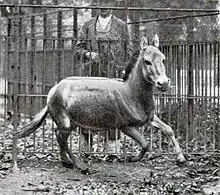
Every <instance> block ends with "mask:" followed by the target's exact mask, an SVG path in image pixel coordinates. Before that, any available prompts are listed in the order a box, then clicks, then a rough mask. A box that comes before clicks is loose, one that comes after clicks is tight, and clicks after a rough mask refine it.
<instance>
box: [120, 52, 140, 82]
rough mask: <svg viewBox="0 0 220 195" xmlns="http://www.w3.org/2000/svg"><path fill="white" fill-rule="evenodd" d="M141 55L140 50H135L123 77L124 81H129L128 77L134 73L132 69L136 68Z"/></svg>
mask: <svg viewBox="0 0 220 195" xmlns="http://www.w3.org/2000/svg"><path fill="white" fill-rule="evenodd" d="M139 54H140V50H135V51H134V52H133V54H132V56H131V57H130V59H129V62H128V64H127V66H126V69H125V74H124V76H123V81H127V80H128V77H129V75H130V73H131V71H132V69H133V68H134V66H135V64H136V62H137V59H138V57H139Z"/></svg>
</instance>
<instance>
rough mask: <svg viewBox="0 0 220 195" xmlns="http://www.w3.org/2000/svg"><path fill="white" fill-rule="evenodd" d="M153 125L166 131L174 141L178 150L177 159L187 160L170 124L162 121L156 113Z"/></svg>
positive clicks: (180, 160)
mask: <svg viewBox="0 0 220 195" xmlns="http://www.w3.org/2000/svg"><path fill="white" fill-rule="evenodd" d="M152 125H153V126H154V127H157V128H159V129H161V130H162V132H163V133H165V134H166V135H167V136H168V138H169V139H170V140H171V141H172V143H173V145H174V147H175V150H176V154H177V160H178V161H179V162H185V161H186V159H185V157H184V156H183V153H182V150H181V148H180V146H179V143H178V142H177V140H176V138H175V136H174V132H173V130H172V128H171V127H170V126H169V125H167V124H165V123H164V122H162V121H161V120H160V119H159V118H158V117H157V116H156V115H154V118H153V121H152Z"/></svg>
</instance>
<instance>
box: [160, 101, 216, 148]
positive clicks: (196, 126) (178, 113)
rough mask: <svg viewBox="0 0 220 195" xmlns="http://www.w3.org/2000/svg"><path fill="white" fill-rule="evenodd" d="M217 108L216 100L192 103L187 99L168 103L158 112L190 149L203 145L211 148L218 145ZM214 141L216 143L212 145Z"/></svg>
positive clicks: (202, 146)
mask: <svg viewBox="0 0 220 195" xmlns="http://www.w3.org/2000/svg"><path fill="white" fill-rule="evenodd" d="M190 107H192V109H190ZM219 109H220V107H219V106H218V104H217V102H210V101H208V100H194V102H193V104H192V105H190V103H189V102H188V101H179V102H170V103H168V104H167V105H166V106H165V107H164V108H163V109H162V111H161V113H160V114H161V119H162V120H163V121H164V122H166V123H167V124H169V125H170V126H171V127H172V128H173V129H174V131H175V134H179V136H180V137H182V139H183V140H186V142H187V141H189V146H191V150H192V151H196V150H197V151H198V150H201V149H202V148H203V149H204V147H207V148H206V149H210V150H212V149H213V148H218V147H219V146H218V140H219V138H220V137H219V136H220V135H219V132H218V131H217V130H218V127H219V125H220V118H219ZM189 116H191V118H190V117H189ZM187 137H188V140H187ZM214 142H215V144H216V145H213V143H214Z"/></svg>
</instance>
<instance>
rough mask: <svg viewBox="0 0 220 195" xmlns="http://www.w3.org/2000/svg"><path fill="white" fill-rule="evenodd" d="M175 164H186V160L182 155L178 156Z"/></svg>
mask: <svg viewBox="0 0 220 195" xmlns="http://www.w3.org/2000/svg"><path fill="white" fill-rule="evenodd" d="M177 162H178V163H182V164H183V163H185V162H186V158H185V157H184V156H183V154H179V155H178V157H177Z"/></svg>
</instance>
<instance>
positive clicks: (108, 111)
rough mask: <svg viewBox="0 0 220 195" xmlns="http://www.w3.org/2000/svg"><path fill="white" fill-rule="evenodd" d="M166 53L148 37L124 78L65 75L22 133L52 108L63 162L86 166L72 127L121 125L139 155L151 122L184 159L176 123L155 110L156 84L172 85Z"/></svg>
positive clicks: (27, 132) (164, 87)
mask: <svg viewBox="0 0 220 195" xmlns="http://www.w3.org/2000/svg"><path fill="white" fill-rule="evenodd" d="M164 59H165V56H164V54H163V53H161V52H160V50H159V49H158V48H157V47H155V46H153V45H147V44H146V40H145V39H144V38H143V39H142V41H141V52H140V55H139V57H138V59H137V62H136V64H135V65H134V67H133V68H132V70H131V72H130V74H129V77H128V78H127V80H126V81H125V82H122V81H121V80H119V79H108V78H97V77H68V78H66V79H64V80H62V81H60V82H59V83H58V84H57V85H55V86H54V87H53V88H52V89H51V90H50V91H49V94H48V97H47V105H46V106H45V107H44V108H43V109H42V110H41V111H40V113H38V114H37V115H36V116H35V118H34V119H33V121H32V122H30V123H29V124H27V125H26V126H25V127H23V128H22V129H21V130H20V131H19V132H18V133H17V137H18V138H22V137H26V136H28V135H30V134H31V133H32V132H34V131H35V130H36V129H37V128H38V127H39V126H40V125H41V123H42V122H43V121H44V119H45V117H46V115H47V113H49V114H50V115H51V117H52V119H53V120H54V121H55V123H56V125H57V127H58V130H57V132H56V135H57V141H58V144H59V147H60V155H61V160H62V163H63V165H64V166H68V167H69V166H70V165H72V166H75V167H77V168H79V169H81V170H84V169H86V167H85V165H84V164H83V163H82V162H80V161H79V160H78V158H77V157H76V156H74V155H73V154H72V152H71V151H70V149H69V147H68V142H67V139H68V137H69V135H70V132H71V131H72V130H76V128H77V127H78V126H81V127H83V128H86V129H90V130H91V131H97V130H101V131H105V130H110V129H112V130H114V129H120V130H121V131H122V132H124V133H125V134H126V135H128V136H130V137H131V138H133V139H134V140H135V141H136V142H137V143H138V144H139V145H140V146H141V151H140V153H139V154H138V155H137V156H135V157H133V158H131V159H130V160H131V161H138V160H140V159H141V158H142V157H143V156H144V154H145V152H146V151H147V149H148V144H147V141H146V140H145V138H144V136H143V135H142V134H141V133H140V132H139V131H138V127H140V126H143V125H144V124H149V125H150V124H152V125H154V126H156V127H158V128H160V129H161V130H162V131H163V132H164V133H165V134H166V135H167V136H168V137H169V138H170V139H171V140H172V142H173V144H174V147H175V150H176V153H177V155H178V157H177V158H178V160H179V161H185V158H184V156H183V154H182V152H181V149H180V147H179V144H178V142H177V141H176V139H175V136H174V133H173V131H172V129H171V128H170V127H169V126H168V125H166V124H165V123H163V122H162V121H161V120H160V119H159V118H158V117H157V116H155V115H154V109H155V103H154V97H153V87H154V86H155V87H157V88H158V89H159V90H161V91H166V90H167V89H168V88H169V87H170V79H169V78H168V77H167V76H166V72H165V66H164V64H163V60H164Z"/></svg>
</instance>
